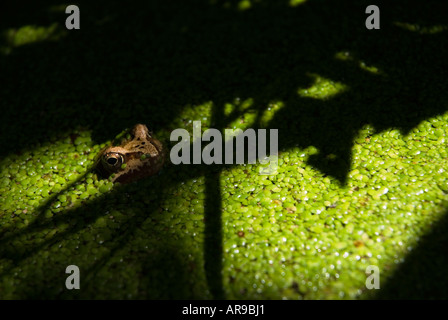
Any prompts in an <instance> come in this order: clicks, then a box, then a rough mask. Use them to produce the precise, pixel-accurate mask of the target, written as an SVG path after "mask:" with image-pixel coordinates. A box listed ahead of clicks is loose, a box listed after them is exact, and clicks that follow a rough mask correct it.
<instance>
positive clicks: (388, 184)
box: [221, 113, 448, 299]
mask: <svg viewBox="0 0 448 320" xmlns="http://www.w3.org/2000/svg"><path fill="white" fill-rule="evenodd" d="M447 120H448V113H446V114H444V115H443V116H437V117H434V118H431V119H428V120H425V121H423V122H422V123H421V124H420V125H419V126H417V127H416V128H415V129H414V130H413V131H411V133H410V134H409V135H407V136H406V137H405V136H404V135H403V134H402V133H401V132H400V131H399V130H397V129H395V128H391V129H389V130H385V131H382V132H375V130H374V127H373V126H372V125H365V126H363V127H362V128H361V130H360V131H359V133H358V135H357V136H356V137H355V140H354V145H353V148H352V163H351V166H350V170H349V172H348V181H347V184H346V185H341V184H340V183H339V181H338V180H337V179H335V178H333V177H330V176H326V175H325V174H323V173H322V172H320V171H319V170H317V169H316V168H314V167H313V166H310V165H309V164H308V163H307V162H308V160H309V159H310V158H311V157H313V156H315V155H320V152H319V150H318V149H317V148H315V147H314V146H309V147H308V148H304V149H303V148H297V147H296V148H290V149H287V150H281V151H280V154H279V160H278V165H279V167H278V173H277V174H276V175H270V176H260V175H256V172H257V165H256V164H247V165H242V166H235V167H233V168H229V169H226V170H225V171H223V173H222V175H221V186H222V193H223V195H222V198H223V224H224V225H223V227H224V233H223V234H224V239H223V243H224V264H223V272H224V275H225V277H224V281H225V283H224V284H225V286H224V288H225V290H226V294H227V296H228V297H230V298H236V299H242V298H249V297H250V298H279V297H282V298H285V299H303V298H306V299H333V298H339V299H340V298H344V299H353V298H359V297H362V296H365V295H368V294H369V292H368V290H366V288H365V281H366V274H365V270H366V268H367V267H368V266H369V265H376V266H378V267H379V270H380V271H381V279H382V280H381V281H387V279H388V277H389V276H391V275H392V274H393V272H394V270H396V269H397V267H399V266H400V265H401V264H402V263H403V262H404V261H405V260H406V257H407V255H408V254H409V253H410V252H411V251H412V250H413V248H415V247H416V246H417V245H418V244H419V242H418V241H419V239H420V238H421V237H422V236H423V235H424V234H425V233H427V232H429V231H430V230H431V228H432V226H433V225H434V224H435V223H437V221H439V219H440V218H441V216H442V214H443V213H444V211H445V208H446V204H447V202H448V190H447V189H448V188H447V187H446V183H447V181H448V173H447V172H448V171H447V170H448V164H447V163H446V161H445V159H446V158H447V156H448V154H447V150H446V148H444V147H442V145H443V142H444V139H445V137H446V135H447V134H448V124H447ZM326 158H327V159H328V161H332V160H334V158H335V155H332V154H329V155H326ZM316 257H318V258H316ZM303 261H306V263H303ZM382 283H384V282H382Z"/></svg>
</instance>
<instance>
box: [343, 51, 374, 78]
mask: <svg viewBox="0 0 448 320" xmlns="http://www.w3.org/2000/svg"><path fill="white" fill-rule="evenodd" d="M334 58H335V59H336V60H340V61H349V62H352V63H355V64H356V65H357V66H358V67H359V68H361V69H362V70H365V71H367V72H369V73H372V74H382V73H383V72H382V71H381V70H380V69H378V68H377V67H376V66H373V65H367V64H366V63H365V62H364V61H362V60H360V59H356V58H355V57H354V56H353V55H352V53H351V52H350V51H339V52H336V54H335V55H334Z"/></svg>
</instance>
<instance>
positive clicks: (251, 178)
mask: <svg viewBox="0 0 448 320" xmlns="http://www.w3.org/2000/svg"><path fill="white" fill-rule="evenodd" d="M76 4H77V5H78V6H79V8H80V12H81V29H80V30H67V29H66V28H65V19H66V17H67V16H68V15H66V14H65V7H66V6H67V4H65V3H60V2H58V1H20V4H17V5H13V4H12V2H10V3H8V4H3V5H2V6H4V8H2V9H1V10H0V33H1V41H0V84H1V85H0V106H1V111H0V112H1V119H2V125H1V126H0V133H1V135H0V159H1V160H0V170H1V175H0V194H1V198H0V298H1V299H192V298H193V299H215V298H219V299H388V298H416V299H418V298H435V299H437V298H444V299H446V298H448V277H447V276H446V273H445V268H446V265H447V263H448V261H447V260H448V259H447V255H446V247H447V245H448V236H447V235H448V232H447V231H448V222H447V221H448V220H447V217H446V211H447V206H448V202H447V201H448V163H447V157H448V151H447V143H448V90H447V88H448V80H447V77H446V72H447V70H448V59H447V57H448V15H447V12H448V5H447V4H446V3H444V2H443V1H404V0H403V1H402V0H398V1H394V2H390V1H389V2H388V3H379V2H378V3H376V5H377V6H378V7H379V8H380V12H381V15H380V17H381V28H380V30H367V29H366V28H365V20H366V17H367V15H366V14H365V8H366V7H367V6H368V5H369V4H371V3H370V2H367V1H348V0H341V1H324V0H308V1H293V0H291V1H288V0H282V1H280V0H278V1H268V0H258V1H257V0H251V1H249V0H245V1H231V0H229V1H221V0H210V1H208V0H192V1H177V0H176V1H169V2H167V1H162V0H154V1H134V2H132V3H129V4H124V3H123V2H122V1H112V0H109V1H95V3H92V2H87V1H78V2H77V3H76ZM195 120H200V121H201V122H202V130H205V129H207V128H217V129H218V130H220V131H221V132H224V129H226V128H241V129H243V130H244V129H247V128H255V129H257V128H266V129H278V130H279V138H278V143H279V167H278V170H277V173H276V174H273V175H260V174H259V169H260V167H261V165H260V164H245V165H209V166H207V165H186V164H181V165H173V164H171V163H167V164H166V166H165V167H164V169H163V170H162V171H161V172H160V174H158V175H157V176H155V177H151V178H148V179H144V180H140V181H137V182H135V183H132V184H128V185H119V184H112V183H111V182H110V181H109V180H107V179H105V180H104V179H100V178H98V177H97V175H96V174H95V172H94V171H93V170H92V167H93V164H94V160H95V157H96V155H97V154H98V152H99V151H100V150H101V149H102V148H103V147H104V146H106V145H108V144H110V143H111V141H112V140H113V139H114V138H115V137H116V136H117V135H119V134H120V133H122V132H124V131H125V130H126V129H127V128H130V127H132V126H133V125H134V124H136V123H145V124H147V125H149V126H151V127H152V129H153V131H154V134H155V136H156V137H157V138H159V139H160V140H162V141H163V142H164V144H165V146H167V148H168V149H170V148H171V147H172V146H173V145H174V144H175V142H170V133H171V132H172V130H174V129H176V128H184V129H186V130H188V131H189V132H190V133H191V132H192V129H193V128H192V125H193V123H192V122H193V121H195ZM204 145H205V144H204ZM69 265H76V266H78V267H79V269H80V286H81V287H80V289H79V290H68V289H67V288H66V286H65V281H66V279H67V277H68V276H69V275H68V274H66V273H65V271H66V268H67V266H69ZM372 265H373V266H377V267H378V270H379V271H380V283H381V285H380V289H378V290H375V289H372V290H368V289H367V288H366V279H367V276H368V274H366V268H367V267H368V266H372Z"/></svg>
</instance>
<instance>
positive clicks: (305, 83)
mask: <svg viewBox="0 0 448 320" xmlns="http://www.w3.org/2000/svg"><path fill="white" fill-rule="evenodd" d="M227 3H228V4H229V7H228V8H225V6H224V1H215V2H214V4H211V3H209V2H208V1H199V0H196V1H189V2H188V3H187V2H185V1H175V2H173V3H171V4H170V5H167V4H166V3H165V2H164V1H161V0H155V1H147V2H144V1H141V2H138V3H137V2H136V3H135V4H134V5H132V6H131V5H127V6H125V7H123V6H122V2H120V1H97V2H95V3H88V2H87V1H86V2H84V1H79V6H80V8H82V9H81V16H82V18H81V19H82V27H81V30H77V31H74V32H69V34H68V36H67V37H66V38H64V39H61V40H59V41H57V42H39V43H35V44H29V45H25V46H21V47H17V48H13V52H12V54H10V55H5V56H2V55H0V67H1V69H2V75H1V76H0V77H2V78H0V79H1V87H0V94H1V96H2V102H1V103H2V113H3V114H2V115H3V117H4V118H5V119H7V120H8V121H6V122H5V123H4V124H3V126H1V127H0V133H1V135H0V137H1V138H0V155H1V156H2V157H6V156H7V155H8V154H11V153H14V152H17V151H20V150H26V149H27V148H30V147H32V146H33V145H34V144H35V143H36V142H37V143H39V142H40V143H42V142H45V141H46V139H47V138H48V137H49V136H58V135H59V134H61V133H62V132H66V131H67V130H71V129H74V128H76V127H78V126H84V127H88V128H90V129H91V130H93V131H92V134H93V137H94V139H95V141H96V142H97V143H102V142H104V141H106V140H108V139H110V138H111V137H113V136H114V135H115V134H116V133H117V132H119V131H120V130H122V129H123V128H125V127H130V126H132V125H133V124H135V123H138V122H143V123H150V124H153V125H154V126H156V129H160V130H162V131H163V130H165V131H171V130H172V129H174V128H173V127H172V123H173V119H174V118H175V117H176V116H178V115H179V114H181V113H182V111H183V107H184V106H185V105H186V104H190V105H195V104H200V103H203V102H206V101H213V114H212V127H214V128H217V129H219V130H221V131H222V130H223V129H224V128H226V127H227V126H229V124H230V123H231V121H232V120H234V119H235V118H236V117H237V116H239V114H238V113H235V114H233V115H231V116H228V117H225V116H224V105H225V104H226V103H229V102H232V101H234V99H236V98H240V99H241V100H244V99H247V98H252V99H253V100H254V109H255V111H256V112H257V114H258V115H259V116H260V115H261V114H263V113H264V112H266V111H267V109H268V108H269V104H270V103H272V102H275V101H282V102H284V104H285V106H284V107H283V108H282V109H280V110H279V111H277V112H276V113H275V114H274V116H273V118H272V120H271V121H270V122H269V124H268V125H267V126H263V125H262V124H261V121H260V119H258V120H257V121H258V122H256V123H254V127H257V126H259V127H266V128H267V129H270V128H272V129H279V148H280V149H289V148H292V147H295V146H299V147H300V148H306V147H308V146H315V147H316V148H317V149H318V150H319V153H318V154H317V155H314V156H312V157H311V158H310V159H309V164H310V165H312V166H314V167H315V168H317V169H319V170H320V171H321V172H322V173H323V174H326V175H329V176H331V177H334V178H336V179H338V180H339V181H340V182H341V183H342V184H344V183H345V182H346V178H347V174H348V171H349V168H350V164H351V149H352V146H353V143H354V142H353V140H354V139H355V138H356V135H357V134H358V132H359V130H360V129H361V128H362V127H363V126H364V125H366V124H370V125H372V126H373V127H374V129H375V130H376V131H375V132H381V131H383V130H387V129H389V128H398V129H400V130H401V131H402V132H403V133H404V134H407V133H408V132H409V130H411V129H412V128H414V127H415V126H416V125H418V124H419V123H420V122H421V121H422V120H425V119H427V118H429V117H433V116H436V115H439V114H442V113H444V112H445V111H446V110H447V105H444V104H442V103H441V101H447V98H448V91H447V90H446V87H447V78H446V77H444V76H443V74H442V73H443V72H444V71H445V70H447V66H448V61H447V59H446V56H448V55H447V53H448V52H447V51H448V46H447V39H446V38H447V37H446V31H442V32H440V33H435V34H423V35H420V34H418V33H416V32H413V31H410V30H405V29H402V28H399V27H397V26H396V25H395V24H394V22H396V21H398V22H404V23H421V24H422V25H428V26H432V25H448V21H447V18H446V15H443V14H442V13H443V12H446V5H445V4H441V3H440V2H436V1H432V2H431V4H430V5H428V4H426V6H427V7H426V6H423V5H422V4H420V3H419V2H418V1H413V2H412V4H411V3H410V2H409V1H395V2H394V3H393V4H392V3H386V4H377V5H378V6H379V7H380V8H381V30H376V31H368V30H366V29H365V27H364V22H365V18H366V15H365V13H364V12H365V8H366V7H367V5H368V4H370V3H369V2H367V1H358V2H357V3H356V4H353V3H352V2H351V1H348V0H344V1H337V2H336V1H318V0H314V1H313V0H309V1H308V2H307V3H305V4H304V5H301V6H298V7H294V8H293V7H290V6H288V1H267V0H266V1H260V2H259V3H254V5H253V8H251V9H249V10H246V11H238V10H236V9H235V8H236V7H237V4H238V2H237V1H227ZM59 4H60V3H59V2H57V1H40V2H38V1H21V2H20V5H19V6H20V7H15V8H10V9H11V12H14V13H16V14H17V19H16V20H15V21H12V22H11V18H9V19H8V18H7V17H5V19H0V21H2V23H1V25H0V27H1V28H3V30H7V29H8V28H19V27H21V26H22V25H30V24H36V25H49V24H50V23H53V22H54V20H55V19H58V21H60V24H61V25H62V26H63V21H65V17H66V15H65V14H63V13H62V14H61V13H57V14H51V13H49V12H50V11H49V10H48V9H49V8H50V7H51V6H53V5H59ZM10 5H11V6H12V4H10ZM23 8H27V10H23ZM416 8H418V10H416ZM428 8H429V9H428ZM33 11H34V12H36V14H33V13H30V12H33ZM2 12H3V13H4V12H8V11H7V10H5V11H3V10H2ZM339 17H344V18H339ZM49 52H50V53H51V54H49ZM341 52H342V53H347V55H346V56H345V58H344V60H338V59H336V58H335V55H337V54H338V53H341ZM361 65H362V66H375V67H376V68H377V69H378V70H380V72H379V73H372V72H370V71H368V70H366V69H365V68H362V67H361ZM18 66H20V68H18ZM390 70H392V71H390ZM310 74H317V75H319V76H321V77H323V78H326V79H330V80H332V81H335V82H340V83H343V84H344V85H345V86H346V88H347V90H346V91H344V92H341V93H339V94H338V95H336V96H334V97H331V98H328V99H324V100H319V99H314V98H307V97H303V96H300V95H299V94H298V89H299V88H309V87H311V86H312V85H313V78H312V77H311V76H310ZM36 119H38V121H37V120H36ZM186 120H194V119H186ZM55 124H57V125H55ZM18 128H24V129H23V130H19V129H18ZM12 132H14V134H12ZM330 154H333V155H335V160H332V161H329V160H328V157H327V156H328V155H330ZM173 170H174V169H173ZM176 170H179V171H180V172H182V175H181V176H183V177H185V179H188V178H193V177H194V176H195V175H196V173H191V172H190V169H189V168H188V166H183V167H181V166H178V167H176ZM201 170H202V171H200V172H201V173H199V174H198V176H201V175H202V176H204V177H205V180H206V182H205V185H206V190H205V192H206V203H205V217H204V218H205V231H204V232H205V239H206V241H205V243H204V259H205V273H206V277H207V280H208V283H209V286H210V291H211V292H212V296H214V297H217V298H221V297H224V295H223V288H222V274H221V269H222V265H221V264H222V221H221V210H222V207H221V206H222V204H221V199H220V194H221V192H220V186H219V173H220V170H222V167H221V168H219V167H217V166H215V167H211V168H205V167H204V169H201ZM195 172H196V171H195ZM141 185H142V186H145V183H142V184H141ZM166 187H168V186H166ZM157 190H158V191H160V192H163V191H162V190H164V188H163V183H161V184H160V185H159V188H158V189H157ZM118 196H119V195H118V194H117V193H116V192H112V193H110V194H108V195H107V196H105V197H104V198H102V199H99V200H96V201H94V202H92V203H87V204H86V205H85V206H84V207H82V208H79V209H75V211H74V212H73V217H74V216H78V215H79V214H81V213H82V212H91V211H94V210H95V208H97V207H98V206H99V207H101V205H102V204H108V203H111V202H112V203H113V201H114V199H115V197H118ZM157 201H158V199H155V202H154V206H157V205H158V202H157ZM136 202H137V201H136ZM70 214H71V213H70ZM145 214H148V215H149V214H154V212H153V210H152V209H150V210H149V211H148V212H146V213H145ZM97 217H99V213H98V212H97V213H94V214H93V215H91V216H89V217H88V221H94V218H97ZM68 218H69V217H68V216H61V218H55V220H54V222H55V223H56V224H58V223H63V222H66V220H65V219H68ZM39 219H41V218H39ZM59 219H60V220H59ZM140 219H143V217H140ZM135 221H140V220H139V219H137V220H135ZM39 223H41V222H37V225H39ZM129 223H130V222H129ZM123 228H125V229H126V228H128V229H127V231H126V230H121V229H119V230H121V231H120V232H117V234H118V233H121V234H122V237H123V242H125V241H126V239H128V238H129V237H131V236H132V234H133V231H135V230H136V228H137V225H136V224H135V223H134V224H133V223H130V224H128V223H126V224H124V225H123ZM29 230H33V229H32V228H31V229H29ZM70 230H71V231H69V232H68V233H65V234H64V236H68V235H69V234H70V233H74V232H76V230H77V229H76V227H73V228H72V229H70ZM25 232H27V231H25ZM16 237H19V235H17V236H16ZM62 238H63V236H62V235H61V237H59V238H55V241H59V239H61V240H62ZM179 246H182V244H179ZM34 249H35V250H39V249H38V247H34ZM113 250H119V248H116V249H113ZM113 250H112V251H113ZM173 250H174V249H173ZM174 251H176V250H174ZM32 252H33V247H32V246H31V247H30V248H27V249H26V253H27V254H31V253H32ZM27 254H26V255H27ZM26 255H25V256H26ZM169 255H172V254H166V255H161V259H164V258H163V257H166V256H169ZM151 259H152V258H150V257H148V259H147V261H154V259H152V260H151ZM173 259H175V260H181V258H176V257H174V258H173ZM102 261H103V263H106V262H104V261H107V258H105V259H104V260H102ZM162 265H163V264H162ZM100 266H101V263H98V264H96V267H92V270H96V269H97V268H100ZM147 268H150V267H147ZM172 268H175V269H176V270H177V271H179V272H178V273H177V274H178V275H179V279H181V280H179V281H180V282H181V283H185V282H184V280H182V279H184V275H185V273H184V272H185V270H178V269H180V268H176V267H172ZM49 270H50V269H49ZM168 270H171V269H168ZM58 272H59V271H58ZM173 272H174V271H173ZM56 273H57V272H56V270H54V272H53V273H52V276H54V277H56V275H55V274H56ZM42 290H44V289H42ZM182 292H183V291H182ZM40 294H42V292H37V293H36V295H35V297H37V296H40ZM24 295H25V296H27V295H26V293H24ZM28 296H29V295H28ZM148 296H150V295H148Z"/></svg>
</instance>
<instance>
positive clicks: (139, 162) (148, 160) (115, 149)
mask: <svg viewBox="0 0 448 320" xmlns="http://www.w3.org/2000/svg"><path fill="white" fill-rule="evenodd" d="M164 162H165V150H164V147H163V144H162V143H161V142H160V141H159V140H157V139H156V138H155V137H153V135H152V133H151V132H150V131H149V130H148V127H147V126H146V125H144V124H136V125H135V126H134V127H133V128H132V129H131V130H130V138H128V139H125V140H124V141H123V142H122V143H121V144H120V145H118V146H109V147H106V148H105V149H103V150H102V151H101V152H100V153H99V156H98V159H97V164H96V168H97V171H98V172H99V173H100V175H101V176H104V177H110V176H112V178H111V179H112V182H114V183H115V182H119V183H122V184H127V183H131V182H133V181H137V180H140V179H142V178H145V177H149V176H153V175H155V174H157V173H159V171H160V170H161V169H162V167H163V164H164Z"/></svg>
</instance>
